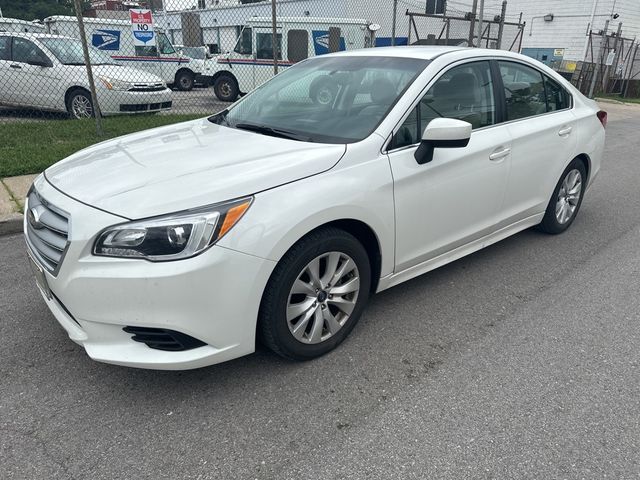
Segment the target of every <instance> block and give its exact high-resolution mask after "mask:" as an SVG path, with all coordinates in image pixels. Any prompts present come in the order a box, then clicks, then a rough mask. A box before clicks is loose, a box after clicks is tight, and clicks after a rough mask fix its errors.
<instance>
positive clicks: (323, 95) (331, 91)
mask: <svg viewBox="0 0 640 480" xmlns="http://www.w3.org/2000/svg"><path fill="white" fill-rule="evenodd" d="M337 93H338V84H337V83H336V82H335V80H333V79H331V78H329V77H328V76H326V75H324V76H322V77H318V78H316V79H315V80H313V82H311V85H310V86H309V97H310V98H311V100H313V101H314V102H315V103H317V104H319V105H331V104H332V103H333V100H334V99H335V98H336V94H337Z"/></svg>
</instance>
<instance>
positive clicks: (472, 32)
mask: <svg viewBox="0 0 640 480" xmlns="http://www.w3.org/2000/svg"><path fill="white" fill-rule="evenodd" d="M477 11H478V0H473V7H472V8H471V14H470V16H471V18H470V19H469V20H470V24H471V25H470V26H469V46H470V47H473V46H474V45H473V39H474V38H475V36H476V13H477Z"/></svg>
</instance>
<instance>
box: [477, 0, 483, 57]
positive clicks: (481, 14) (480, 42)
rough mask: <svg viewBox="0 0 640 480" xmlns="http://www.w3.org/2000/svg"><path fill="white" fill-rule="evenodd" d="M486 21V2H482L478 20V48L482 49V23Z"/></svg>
mask: <svg viewBox="0 0 640 480" xmlns="http://www.w3.org/2000/svg"><path fill="white" fill-rule="evenodd" d="M483 20H484V0H480V13H479V18H478V48H482V21H483Z"/></svg>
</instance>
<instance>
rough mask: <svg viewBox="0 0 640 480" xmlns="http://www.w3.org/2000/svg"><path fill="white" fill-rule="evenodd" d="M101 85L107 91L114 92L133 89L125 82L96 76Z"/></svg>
mask: <svg viewBox="0 0 640 480" xmlns="http://www.w3.org/2000/svg"><path fill="white" fill-rule="evenodd" d="M98 78H99V79H100V81H101V82H102V83H103V85H104V86H105V87H106V88H107V90H116V91H127V90H129V89H130V88H132V87H133V84H132V83H130V82H125V81H123V80H113V79H111V78H108V77H103V76H98Z"/></svg>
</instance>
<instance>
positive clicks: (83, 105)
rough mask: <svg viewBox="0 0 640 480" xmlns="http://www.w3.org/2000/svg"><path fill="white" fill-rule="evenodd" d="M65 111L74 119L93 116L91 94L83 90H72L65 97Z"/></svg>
mask: <svg viewBox="0 0 640 480" xmlns="http://www.w3.org/2000/svg"><path fill="white" fill-rule="evenodd" d="M67 112H69V115H71V116H72V117H73V118H75V119H78V120H80V119H82V118H91V117H93V102H92V101H91V94H90V93H89V92H87V91H85V90H74V91H73V92H71V93H70V94H69V96H68V98H67Z"/></svg>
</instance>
